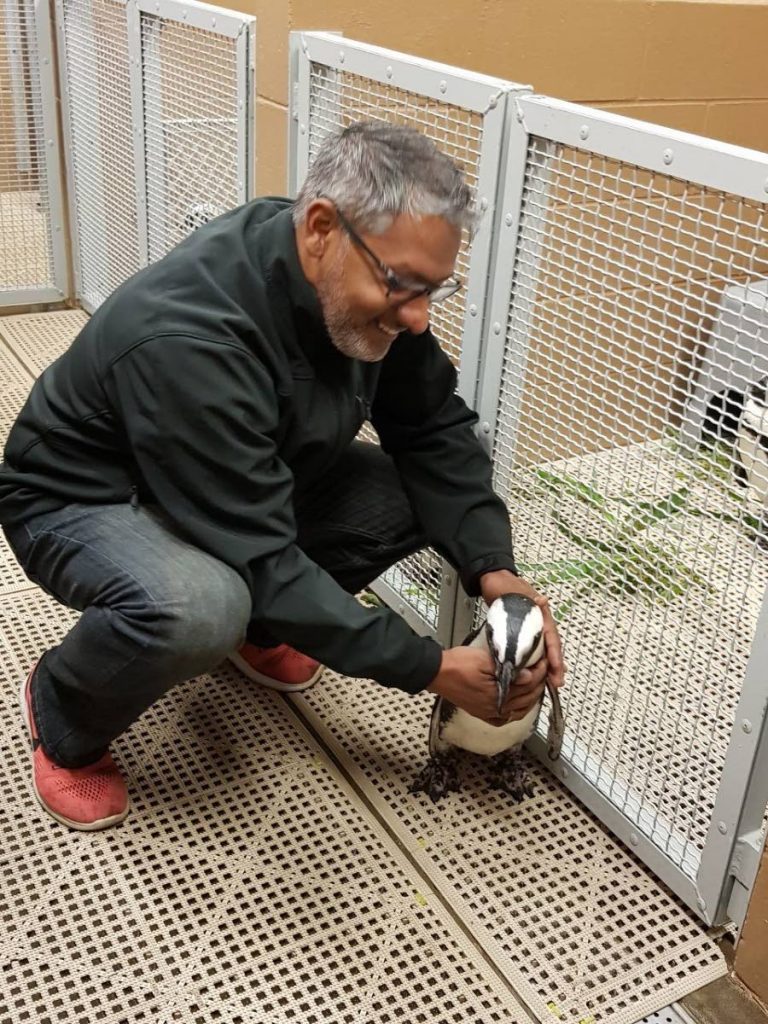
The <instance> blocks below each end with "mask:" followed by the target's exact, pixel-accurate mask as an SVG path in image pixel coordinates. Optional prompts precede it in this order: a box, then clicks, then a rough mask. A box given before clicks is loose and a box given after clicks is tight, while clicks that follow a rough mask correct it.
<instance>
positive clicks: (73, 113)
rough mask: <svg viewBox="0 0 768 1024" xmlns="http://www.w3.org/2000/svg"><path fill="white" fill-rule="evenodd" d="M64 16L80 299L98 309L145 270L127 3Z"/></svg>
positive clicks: (83, 5) (95, 0)
mask: <svg viewBox="0 0 768 1024" xmlns="http://www.w3.org/2000/svg"><path fill="white" fill-rule="evenodd" d="M59 9H60V10H61V11H63V39H64V52H63V53H61V54H60V59H61V61H62V66H63V68H64V75H65V79H66V88H67V100H68V112H69V124H68V129H69V136H70V139H71V153H70V160H71V171H72V174H71V181H70V187H71V188H72V191H73V195H72V207H73V211H74V221H75V224H74V227H75V228H76V232H77V244H78V250H79V260H78V263H79V265H78V275H77V276H78V295H79V297H80V298H81V299H82V300H83V302H84V303H85V304H86V305H87V306H88V307H89V308H91V309H95V308H96V307H97V306H99V305H100V304H101V303H102V302H103V301H104V299H106V298H107V296H108V295H110V294H111V292H113V291H114V289H115V288H116V287H117V286H118V285H119V284H121V283H122V282H123V281H124V280H125V279H126V278H127V277H130V276H131V274H134V273H135V272H136V271H137V270H138V269H139V267H140V266H141V254H140V252H139V234H138V211H137V202H136V185H135V180H134V179H135V172H134V158H133V124H132V120H131V116H132V115H131V83H130V73H129V54H128V31H127V27H126V16H125V3H121V2H120V0H61V2H60V5H59ZM72 183H74V184H72Z"/></svg>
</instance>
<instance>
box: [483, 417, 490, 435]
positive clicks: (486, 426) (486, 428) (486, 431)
mask: <svg viewBox="0 0 768 1024" xmlns="http://www.w3.org/2000/svg"><path fill="white" fill-rule="evenodd" d="M490 432H491V424H490V423H488V421H487V420H486V422H485V423H484V424H483V433H484V434H490Z"/></svg>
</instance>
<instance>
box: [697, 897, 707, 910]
mask: <svg viewBox="0 0 768 1024" xmlns="http://www.w3.org/2000/svg"><path fill="white" fill-rule="evenodd" d="M696 906H697V907H698V908H699V910H706V909H707V901H706V900H704V899H702V898H701V896H699V898H698V899H697V900H696Z"/></svg>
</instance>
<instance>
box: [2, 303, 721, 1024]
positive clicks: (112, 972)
mask: <svg viewBox="0 0 768 1024" xmlns="http://www.w3.org/2000/svg"><path fill="white" fill-rule="evenodd" d="M82 322H84V318H83V315H82V314H74V315H72V314H69V313H65V314H60V313H54V314H46V315H45V317H11V318H5V319H0V338H2V339H3V341H4V344H0V420H2V422H1V423H0V429H1V430H2V431H3V432H5V431H6V430H7V429H8V426H9V425H10V423H11V422H12V419H13V417H14V416H15V415H16V412H17V411H18V409H19V408H20V406H21V404H22V402H23V401H24V398H25V397H26V394H27V392H28V390H29V387H30V385H31V373H33V372H37V371H38V370H39V368H41V367H42V366H43V365H45V364H46V363H47V362H49V361H50V360H51V359H53V358H55V357H56V356H57V355H58V354H59V353H60V352H61V351H62V350H63V349H64V348H65V347H66V346H67V345H68V344H69V343H70V341H71V340H72V337H73V336H74V334H75V333H76V332H77V330H79V327H80V326H81V323H82ZM30 328H31V329H32V330H34V331H35V332H36V333H35V335H33V336H30V335H29V334H27V333H26V331H27V330H28V329H30ZM14 352H15V353H17V355H18V359H16V358H15V357H14V355H13V353H14ZM22 363H23V365H22ZM24 366H26V367H27V368H28V369H29V371H30V372H29V373H27V372H26V370H25V369H24ZM74 619H75V615H74V613H71V612H69V611H67V610H66V609H63V608H61V607H60V606H58V605H56V604H55V603H54V602H52V601H51V600H50V599H48V598H47V597H45V595H44V594H42V592H40V591H39V590H38V589H37V588H34V587H33V586H32V585H31V584H30V583H29V581H28V580H27V579H26V578H25V577H24V575H23V574H22V573H21V571H20V570H19V569H18V567H17V566H16V565H15V563H14V562H13V560H12V556H11V554H10V551H9V550H8V548H7V547H6V546H5V545H4V544H0V772H1V773H2V777H3V781H4V783H5V784H4V785H3V787H2V791H1V795H0V839H1V840H2V845H0V877H2V879H3V884H2V892H1V895H0V1024H32V1022H35V1024H38V1022H39V1024H53V1022H54V1021H55V1022H56V1024H85V1022H88V1024H90V1022H91V1021H103V1022H106V1024H134V1022H136V1024H138V1022H146V1024H172V1022H181V1024H198V1022H200V1024H207V1022H214V1021H215V1022H217V1024H235V1022H237V1024H251V1022H254V1024H262V1022H265V1024H288V1022H291V1024H294V1022H296V1024H320V1022H321V1021H322V1022H326V1021H333V1022H345V1024H346V1022H348V1024H394V1022H397V1024H402V1022H404V1021H406V1022H408V1024H412V1022H437V1024H453V1022H457V1024H458V1022H459V1021H462V1022H464V1021H477V1022H478V1024H493V1022H496V1021H499V1022H501V1021H503V1022H505V1024H528V1022H529V1021H530V1020H531V1019H536V1018H538V1019H539V1020H541V1021H545V1022H554V1021H558V1020H559V1021H561V1022H562V1024H635V1022H636V1021H639V1020H640V1019H641V1018H643V1017H644V1016H645V1017H646V1018H647V1024H667V1018H666V1017H664V1016H663V1013H664V1012H671V1011H672V1009H673V1008H671V1007H669V1004H671V1003H672V1002H673V1001H674V1000H676V999H678V998H680V997H681V996H683V995H684V994H686V993H688V992H690V991H693V990H695V989H697V988H698V987H700V986H702V985H704V984H707V983H708V982H709V981H711V980H713V979H714V978H716V977H719V976H721V975H723V974H724V973H725V970H726V968H725V963H724V961H723V960H722V959H721V957H720V954H719V952H718V951H717V948H716V947H715V945H714V944H713V943H712V942H711V941H710V940H709V939H708V938H707V936H706V934H705V933H704V931H703V930H702V927H701V925H700V924H699V923H698V922H697V921H695V920H694V919H693V918H692V917H691V916H690V914H688V912H687V911H686V910H685V909H684V908H683V907H681V905H680V904H679V903H678V902H677V901H676V900H675V899H674V898H673V897H671V896H670V895H669V894H668V893H667V892H666V890H664V889H663V888H662V887H661V886H660V885H659V884H658V883H657V882H655V880H654V879H653V878H652V877H650V876H649V874H648V873H647V871H646V870H645V869H644V868H643V867H642V866H640V865H638V864H637V863H636V862H635V861H634V860H633V859H632V858H631V856H630V855H629V854H628V853H626V852H625V851H624V849H623V848H622V847H621V846H620V845H619V844H618V843H617V842H616V841H615V840H614V839H613V838H612V837H611V836H610V835H609V834H607V833H606V831H605V830H604V829H603V828H602V826H601V825H600V824H599V823H597V822H596V821H595V820H593V819H592V818H591V817H590V816H589V815H588V814H587V813H586V812H585V811H584V810H583V809H582V808H581V807H580V805H578V804H577V803H576V802H575V801H574V800H573V799H572V798H571V797H570V796H569V794H568V793H567V791H565V790H564V789H563V788H562V787H561V786H560V785H559V784H558V783H557V782H556V781H555V780H554V779H553V778H552V777H550V776H548V775H545V774H544V773H543V770H542V769H541V768H539V767H537V766H535V765H534V766H532V769H531V770H532V772H533V773H534V775H535V778H536V787H537V792H536V795H535V796H534V798H533V799H531V800H530V801H528V802H527V803H526V804H524V805H522V806H521V807H514V806H510V805H509V804H507V803H505V802H504V801H503V800H502V799H500V798H499V797H498V796H497V795H495V794H489V793H488V792H487V791H486V790H485V788H484V779H483V775H482V772H480V771H479V770H478V768H477V767H476V766H473V765H471V764H468V765H467V766H466V768H467V771H466V781H465V787H464V790H463V792H462V793H459V794H453V795H452V796H451V797H450V798H448V800H447V801H446V802H445V803H444V804H443V805H440V806H438V807H437V808H435V807H433V806H432V805H431V803H429V801H427V800H426V798H424V797H421V796H420V797H413V796H410V795H409V794H408V793H407V787H408V784H409V783H410V781H411V778H412V776H413V774H414V772H415V771H416V770H418V768H419V767H420V766H421V764H422V762H423V760H424V757H425V754H426V728H427V720H428V715H429V705H430V699H429V698H428V697H427V696H426V695H424V696H422V697H419V698H415V699H411V698H408V697H406V696H405V695H403V694H400V693H394V692H390V691H387V690H384V689H383V688H381V687H378V686H376V685H374V684H370V683H365V682H359V681H354V680H348V679H342V678H339V677H337V676H334V675H333V674H328V676H327V678H326V679H325V680H323V682H322V683H321V684H319V685H318V686H317V687H316V688H315V689H314V690H313V691H311V693H310V694H308V695H307V697H306V698H298V699H295V701H294V703H293V704H292V703H290V702H284V701H282V700H281V699H279V698H278V697H277V696H276V695H274V694H272V693H269V692H266V691H262V690H258V689H256V688H255V687H253V685H252V684H249V683H247V681H245V680H244V679H243V678H242V677H240V676H239V674H238V673H237V672H236V671H235V670H234V669H227V668H225V667H223V668H221V669H220V670H218V671H216V672H214V673H212V674H211V675H210V676H206V677H203V678H201V679H198V680H194V681H192V682H190V683H187V684H185V685H183V686H181V687H179V688H177V689H176V690H175V691H174V692H173V693H172V694H170V695H169V696H168V697H166V698H165V700H163V701H161V702H160V703H159V704H157V705H155V707H154V708H152V709H151V710H150V711H149V712H148V713H147V714H146V715H145V716H144V717H143V718H142V719H141V720H140V721H139V722H138V723H136V724H135V725H134V727H133V728H132V729H131V730H130V731H129V732H128V733H127V734H126V735H125V736H124V737H122V738H121V739H120V740H119V741H118V742H117V743H116V744H115V754H116V757H117V760H118V761H119V763H120V764H121V767H122V768H123V770H124V772H125V773H126V775H127V778H128V782H129V787H130V791H131V798H132V801H133V809H132V813H131V815H130V816H129V818H128V819H127V820H126V821H125V822H124V823H123V824H122V825H121V826H120V827H119V828H117V829H112V830H109V831H107V832H104V833H96V834H94V835H87V834H78V833H72V832H69V831H67V830H66V829H64V828H62V827H61V826H59V825H57V824H56V823H55V822H53V821H52V820H50V819H49V818H47V817H46V816H45V815H44V814H43V812H42V811H41V810H40V809H39V807H38V806H37V804H36V803H35V801H34V798H33V796H32V793H31V790H30V786H29V769H28V758H29V751H28V747H27V742H26V737H25V735H24V732H23V728H22V723H21V717H20V714H19V711H18V707H17V691H18V685H19V682H20V680H21V679H22V678H23V676H24V674H25V673H26V671H27V670H28V668H29V666H30V664H31V663H32V662H33V661H34V660H35V658H36V657H37V656H39V654H40V653H41V651H42V650H44V649H45V648H47V647H49V646H51V645H52V644H55V643H56V642H57V641H58V639H59V638H60V637H61V635H62V634H63V633H64V631H65V630H66V629H67V627H68V624H69V623H71V622H72V621H74ZM298 714H301V715H304V716H306V719H307V721H308V722H309V724H310V725H311V726H312V729H313V730H314V731H315V736H314V737H312V736H310V734H309V733H308V732H307V731H306V729H305V728H304V726H303V725H302V724H301V722H300V721H299V720H298V718H297V715H298ZM318 737H319V741H318ZM336 759H337V760H338V762H339V764H340V765H341V767H342V768H343V772H340V771H339V770H338V768H337V767H336V764H335V760H336ZM371 808H372V810H371ZM659 1008H668V1009H662V1010H661V1011H660V1010H659ZM657 1011H658V1012H657ZM659 1012H661V1014H662V1015H661V1016H659ZM649 1014H650V1015H651V1016H647V1015H649ZM670 1024H678V1021H677V1020H676V1018H675V1017H670Z"/></svg>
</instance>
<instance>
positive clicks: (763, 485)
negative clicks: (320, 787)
mask: <svg viewBox="0 0 768 1024" xmlns="http://www.w3.org/2000/svg"><path fill="white" fill-rule="evenodd" d="M766 391H768V376H766V377H761V378H760V380H759V381H757V382H756V383H754V384H750V385H749V387H748V388H747V392H746V394H745V396H744V408H743V410H742V413H741V418H740V420H739V426H738V430H737V432H736V453H737V455H738V458H739V462H740V471H739V467H737V474H738V476H739V477H740V478H741V481H742V483H743V484H744V486H745V487H746V488H747V491H748V494H749V497H750V499H751V500H752V501H753V502H755V503H757V504H759V505H760V506H761V508H762V514H761V517H760V531H759V536H758V541H759V543H760V544H761V546H762V547H768V404H767V403H766Z"/></svg>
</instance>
